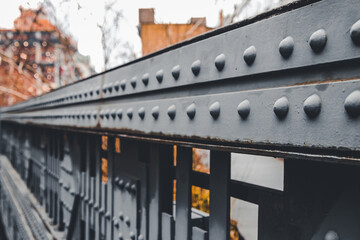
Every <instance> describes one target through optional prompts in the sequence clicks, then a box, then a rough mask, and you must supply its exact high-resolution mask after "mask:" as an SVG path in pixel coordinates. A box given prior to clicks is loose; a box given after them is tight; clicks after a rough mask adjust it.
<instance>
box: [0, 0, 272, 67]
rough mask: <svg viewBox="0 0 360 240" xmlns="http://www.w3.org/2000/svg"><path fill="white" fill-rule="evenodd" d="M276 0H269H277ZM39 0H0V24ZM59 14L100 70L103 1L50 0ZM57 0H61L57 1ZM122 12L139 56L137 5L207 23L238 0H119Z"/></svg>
mask: <svg viewBox="0 0 360 240" xmlns="http://www.w3.org/2000/svg"><path fill="white" fill-rule="evenodd" d="M271 1H272V0H252V1H251V4H250V6H249V7H248V9H247V10H246V11H245V12H244V13H243V15H242V16H241V17H242V18H246V17H248V16H251V15H253V14H254V13H255V12H260V11H263V10H264V9H265V8H266V7H268V5H269V3H270V2H271ZM277 1H278V0H273V2H277ZM40 2H41V1H39V0H0V28H12V27H13V21H14V19H15V18H16V17H17V16H19V14H20V12H19V6H20V5H22V6H23V7H25V8H29V7H30V8H36V7H37V6H38V5H39V3H40ZM52 2H53V4H54V5H55V6H56V7H57V12H58V13H57V14H58V15H59V18H61V17H62V16H64V15H65V13H67V14H68V17H69V18H68V19H69V32H70V33H71V34H72V36H73V37H74V38H75V39H76V40H77V41H78V48H79V51H80V53H82V54H84V55H89V56H90V59H91V63H92V65H94V66H95V69H96V71H98V72H99V71H101V70H102V54H103V53H102V48H101V35H100V31H99V29H98V27H97V24H98V23H101V22H102V19H103V14H104V10H103V9H104V2H103V1H99V0H67V1H60V0H57V1H56V0H53V1H52ZM60 2H63V3H62V4H61V5H60ZM122 2H124V3H123V6H121V8H122V10H123V14H124V19H123V20H122V23H121V34H122V36H124V37H123V41H124V42H129V43H130V44H131V45H132V47H133V48H134V50H135V52H136V53H137V55H138V56H141V41H140V38H139V36H138V32H137V28H136V26H137V25H138V21H139V20H138V9H139V8H155V21H156V22H157V23H186V22H188V20H189V19H190V18H191V17H206V21H207V25H208V26H209V27H216V26H218V24H219V12H220V10H223V12H224V14H225V15H226V14H230V13H232V12H233V9H234V5H235V4H236V3H238V2H241V0H177V1H169V0H131V1H124V0H123V1H119V2H118V4H119V5H121V4H122Z"/></svg>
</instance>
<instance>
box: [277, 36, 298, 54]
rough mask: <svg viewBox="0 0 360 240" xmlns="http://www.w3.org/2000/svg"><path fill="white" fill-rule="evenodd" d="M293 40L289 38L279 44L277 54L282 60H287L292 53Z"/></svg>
mask: <svg viewBox="0 0 360 240" xmlns="http://www.w3.org/2000/svg"><path fill="white" fill-rule="evenodd" d="M294 45H295V43H294V39H293V38H292V37H290V36H288V37H286V38H284V39H283V40H282V41H281V42H280V44H279V52H280V54H281V56H282V57H283V58H286V59H287V58H289V57H290V56H291V54H292V53H293V51H294Z"/></svg>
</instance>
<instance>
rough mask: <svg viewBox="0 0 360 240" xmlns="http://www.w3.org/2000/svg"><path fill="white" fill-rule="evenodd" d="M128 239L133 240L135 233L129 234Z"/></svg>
mask: <svg viewBox="0 0 360 240" xmlns="http://www.w3.org/2000/svg"><path fill="white" fill-rule="evenodd" d="M129 237H130V239H131V240H135V233H134V232H130V234H129Z"/></svg>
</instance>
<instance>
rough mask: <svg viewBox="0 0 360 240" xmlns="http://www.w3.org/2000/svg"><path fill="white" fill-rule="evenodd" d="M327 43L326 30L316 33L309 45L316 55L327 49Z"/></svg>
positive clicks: (311, 37)
mask: <svg viewBox="0 0 360 240" xmlns="http://www.w3.org/2000/svg"><path fill="white" fill-rule="evenodd" d="M326 42H327V33H326V31H325V30H324V29H320V30H317V31H316V32H314V33H313V34H312V35H311V36H310V39H309V44H310V47H311V48H312V50H313V51H314V52H315V53H320V52H322V50H323V49H324V48H325V46H326Z"/></svg>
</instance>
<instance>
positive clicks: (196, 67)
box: [191, 60, 201, 76]
mask: <svg viewBox="0 0 360 240" xmlns="http://www.w3.org/2000/svg"><path fill="white" fill-rule="evenodd" d="M200 68H201V62H200V60H196V61H195V62H193V64H192V65H191V71H192V73H193V74H194V75H195V76H197V75H199V73H200Z"/></svg>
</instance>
